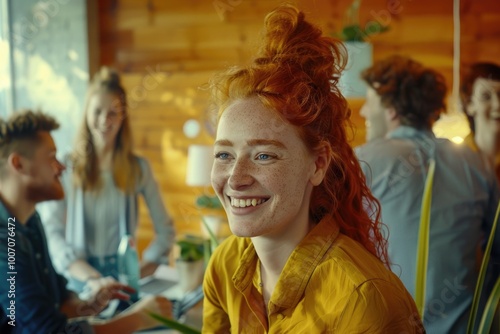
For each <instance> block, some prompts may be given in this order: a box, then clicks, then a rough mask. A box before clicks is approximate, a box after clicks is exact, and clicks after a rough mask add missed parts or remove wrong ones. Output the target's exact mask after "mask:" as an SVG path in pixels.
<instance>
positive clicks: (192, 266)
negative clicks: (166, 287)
mask: <svg viewBox="0 0 500 334" xmlns="http://www.w3.org/2000/svg"><path fill="white" fill-rule="evenodd" d="M175 266H176V267H177V272H178V273H179V288H180V290H182V292H183V293H188V292H191V291H193V290H194V289H196V288H197V287H198V286H200V285H201V284H202V283H203V275H204V274H205V261H204V260H203V259H201V260H198V261H182V260H179V259H178V260H177V261H176V262H175Z"/></svg>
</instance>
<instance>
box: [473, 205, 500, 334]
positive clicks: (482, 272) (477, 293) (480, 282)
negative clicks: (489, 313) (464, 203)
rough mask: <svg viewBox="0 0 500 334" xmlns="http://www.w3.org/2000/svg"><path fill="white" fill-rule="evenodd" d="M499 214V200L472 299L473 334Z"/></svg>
mask: <svg viewBox="0 0 500 334" xmlns="http://www.w3.org/2000/svg"><path fill="white" fill-rule="evenodd" d="M499 214H500V201H499V202H498V206H497V212H496V214H495V220H494V221H493V226H492V227H491V232H490V237H489V238H488V243H487V245H486V249H485V251H484V255H483V262H482V263H481V269H480V270H479V277H478V278H477V283H476V290H475V291H474V298H473V299H472V306H471V311H470V316H469V323H468V325H467V333H468V334H472V330H473V328H474V323H475V322H476V317H477V310H478V308H479V298H480V297H481V291H482V290H483V285H484V278H485V276H486V270H487V269H488V262H490V254H491V248H492V247H493V239H494V238H495V231H496V230H497V225H498V215H499ZM497 284H498V281H497ZM495 287H496V285H495Z"/></svg>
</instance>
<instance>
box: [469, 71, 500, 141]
mask: <svg viewBox="0 0 500 334" xmlns="http://www.w3.org/2000/svg"><path fill="white" fill-rule="evenodd" d="M467 113H468V114H469V115H470V116H472V117H474V124H475V127H476V133H478V134H488V133H490V134H493V133H499V132H500V81H495V80H491V79H485V78H478V79H476V81H475V82H474V85H473V86H472V95H471V102H470V103H469V105H468V106H467Z"/></svg>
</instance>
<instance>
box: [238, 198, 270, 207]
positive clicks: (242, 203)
mask: <svg viewBox="0 0 500 334" xmlns="http://www.w3.org/2000/svg"><path fill="white" fill-rule="evenodd" d="M265 201H266V200H264V199H257V198H252V199H235V198H231V205H232V206H234V207H235V208H246V207H249V206H257V205H259V204H262V203H264V202H265Z"/></svg>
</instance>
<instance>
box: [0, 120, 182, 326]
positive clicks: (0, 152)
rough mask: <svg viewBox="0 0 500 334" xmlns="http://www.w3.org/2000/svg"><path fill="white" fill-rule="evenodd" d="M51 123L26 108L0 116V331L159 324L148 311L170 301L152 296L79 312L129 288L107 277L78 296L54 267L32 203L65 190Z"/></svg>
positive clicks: (166, 308)
mask: <svg viewBox="0 0 500 334" xmlns="http://www.w3.org/2000/svg"><path fill="white" fill-rule="evenodd" d="M58 127H59V124H57V122H56V121H55V120H54V119H53V118H52V117H50V116H47V115H44V114H42V113H34V112H32V111H23V112H18V113H14V114H13V115H12V116H11V117H10V118H9V119H8V120H2V119H0V245H1V247H0V248H1V252H0V279H1V281H2V284H0V306H1V307H0V333H3V334H9V333H12V334H32V333H37V334H52V333H84V334H85V333H96V334H99V333H133V332H135V331H137V330H141V329H146V328H150V327H154V326H158V325H159V323H158V322H156V321H155V320H153V319H152V318H151V317H150V316H149V315H148V314H147V313H148V312H153V313H157V314H160V315H163V316H169V317H170V316H171V310H172V306H171V304H170V302H169V301H168V300H167V299H165V298H163V297H154V296H148V297H147V298H144V299H142V300H140V301H139V302H137V303H136V304H134V305H133V306H131V307H130V308H129V309H127V310H126V311H124V312H123V313H121V314H120V315H119V316H117V317H115V318H112V319H110V320H106V321H102V322H101V323H99V324H97V323H94V324H92V321H91V320H88V319H85V318H84V317H85V316H92V315H96V314H98V313H99V312H100V311H101V310H102V309H104V307H105V306H106V305H107V304H108V302H109V300H110V299H112V298H120V299H124V300H127V299H128V298H129V296H128V295H127V294H125V293H124V292H133V291H131V290H130V288H129V287H127V286H125V285H122V284H119V283H116V282H111V283H109V284H107V285H106V286H104V287H103V288H101V289H100V290H99V291H98V293H97V294H96V296H95V297H94V298H92V299H90V300H87V301H83V300H80V299H79V298H78V297H77V296H76V294H74V293H73V292H71V291H69V290H67V289H66V280H65V279H64V277H62V276H61V275H59V274H57V273H56V272H55V270H54V267H53V266H52V262H51V259H50V257H49V254H48V249H47V242H46V239H45V238H46V235H45V233H44V230H43V227H42V223H41V221H40V217H39V215H38V214H37V212H36V211H35V205H36V204H37V203H39V202H42V201H46V200H57V199H61V198H63V196H64V190H63V186H62V184H61V181H60V177H61V173H62V172H63V171H64V168H65V167H64V166H63V165H62V164H61V163H60V162H59V161H58V160H57V159H56V147H55V144H54V140H53V139H52V136H51V135H50V132H51V131H52V130H55V129H57V128H58ZM82 317H83V318H82ZM72 318H74V319H72ZM68 319H69V320H68Z"/></svg>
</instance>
